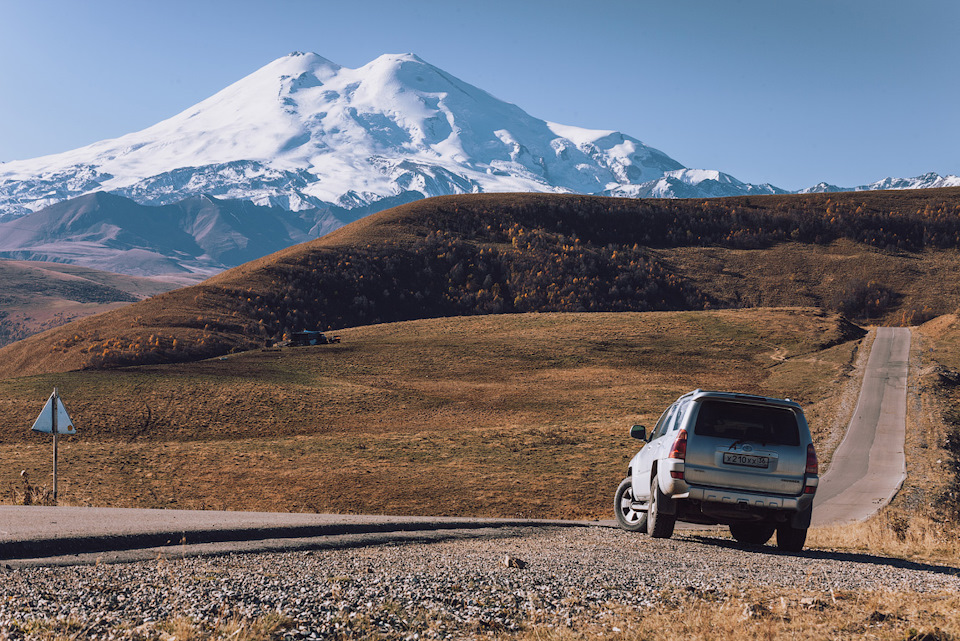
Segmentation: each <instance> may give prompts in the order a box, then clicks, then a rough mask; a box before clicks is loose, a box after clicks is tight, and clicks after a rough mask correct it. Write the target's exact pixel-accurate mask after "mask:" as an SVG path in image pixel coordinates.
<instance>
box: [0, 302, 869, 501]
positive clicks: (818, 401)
mask: <svg viewBox="0 0 960 641" xmlns="http://www.w3.org/2000/svg"><path fill="white" fill-rule="evenodd" d="M858 335H859V332H858V331H857V330H856V328H853V327H851V326H849V325H848V324H846V323H844V322H842V321H841V320H840V319H838V318H837V317H836V316H830V315H823V314H822V313H820V312H817V311H815V310H809V309H793V310H770V309H756V310H743V311H734V310H726V311H716V312H679V313H660V312H655V313H643V314H634V313H611V314H604V313H597V314H514V315H490V316H483V317H470V318H446V319H432V320H421V321H411V322H404V323H394V324H387V325H376V326H368V327H358V328H352V329H348V330H344V331H343V338H344V342H343V343H341V344H339V345H327V346H318V347H308V348H289V349H284V350H282V351H259V350H258V351H251V352H246V353H243V354H236V355H231V356H228V357H227V358H226V359H225V360H220V359H213V360H209V361H204V362H198V363H182V364H172V365H155V366H142V367H132V368H123V369H119V370H114V371H108V372H107V371H81V372H69V373H65V374H55V375H42V376H35V377H26V378H18V379H7V380H3V381H0V460H3V461H4V465H3V466H0V488H3V489H4V494H5V495H6V496H7V500H10V499H9V497H10V494H9V490H8V489H7V488H12V487H13V485H14V484H15V483H17V482H18V476H17V475H18V474H19V472H20V470H22V469H26V470H28V471H29V472H30V475H31V477H32V478H33V479H35V480H37V481H40V482H46V483H48V484H49V473H50V471H49V448H50V439H49V437H47V436H46V435H37V434H32V433H30V432H29V431H28V429H29V426H30V424H31V422H32V421H33V419H34V418H35V416H36V414H37V413H38V412H39V410H40V407H41V406H42V404H43V401H44V399H45V398H46V396H47V395H48V394H49V393H50V389H51V388H52V387H53V386H55V385H56V386H59V388H60V390H61V393H62V395H63V398H64V402H65V403H66V405H67V408H68V409H69V410H70V412H71V415H72V417H73V418H74V420H75V422H76V425H77V430H78V435H77V436H76V437H69V438H65V439H61V459H60V474H61V477H60V478H61V492H62V498H63V500H64V501H65V502H66V503H68V504H81V505H82V504H95V505H114V506H143V507H164V506H170V507H174V506H175V507H184V508H204V507H205V508H230V509H248V510H280V511H300V510H308V511H310V510H317V511H331V512H367V513H376V512H384V513H398V514H464V515H467V514H475V515H491V516H516V515H526V516H551V517H603V518H609V513H610V508H609V506H608V503H609V502H610V500H611V496H612V494H611V493H612V491H613V489H614V487H615V485H616V483H617V481H619V479H620V477H621V475H622V474H623V473H624V470H625V465H626V462H627V460H628V459H629V457H630V456H632V454H633V453H634V452H635V451H636V449H637V443H636V442H634V441H631V439H629V438H628V437H627V428H628V427H629V426H630V425H631V424H632V423H634V422H640V423H645V424H647V425H648V426H649V425H651V424H652V423H653V422H655V421H656V419H657V416H658V415H659V413H660V412H661V411H662V410H663V409H664V408H665V407H666V405H667V404H669V402H670V401H671V400H673V399H674V398H675V397H676V396H678V395H679V394H681V393H683V392H686V391H689V390H691V389H694V388H696V387H705V388H720V389H738V390H743V391H747V392H757V393H766V394H775V395H789V396H791V397H792V398H795V399H797V400H799V401H800V402H801V403H803V404H804V406H805V407H806V408H807V409H808V410H809V416H810V419H811V424H812V426H813V428H814V430H815V432H816V433H817V439H818V442H821V441H822V440H824V439H825V438H826V437H827V434H825V432H826V430H827V429H828V428H829V427H830V426H831V424H832V422H833V415H834V413H835V411H836V408H835V400H836V399H835V395H836V393H837V391H838V390H839V389H840V387H842V385H841V382H842V380H843V379H844V378H845V377H846V372H847V371H848V369H849V367H850V363H851V359H852V356H853V353H854V351H855V350H856V346H857V341H856V340H852V339H855V337H856V336H858Z"/></svg>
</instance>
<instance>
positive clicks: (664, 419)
mask: <svg viewBox="0 0 960 641" xmlns="http://www.w3.org/2000/svg"><path fill="white" fill-rule="evenodd" d="M676 413H677V404H676V403H674V404H673V405H671V406H670V407H668V408H667V411H666V412H664V413H663V415H662V416H660V420H659V421H657V426H656V427H654V428H653V434H651V435H650V440H651V441H653V440H656V439H658V438H660V437H661V436H663V435H664V434H666V433H667V428H668V427H669V426H670V424H671V423H673V419H674V417H675V416H676Z"/></svg>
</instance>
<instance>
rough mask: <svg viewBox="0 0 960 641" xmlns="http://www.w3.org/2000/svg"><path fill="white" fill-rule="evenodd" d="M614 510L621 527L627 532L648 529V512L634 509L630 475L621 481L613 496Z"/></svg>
mask: <svg viewBox="0 0 960 641" xmlns="http://www.w3.org/2000/svg"><path fill="white" fill-rule="evenodd" d="M613 511H614V513H615V514H616V515H617V525H619V526H620V528H621V529H623V530H626V531H627V532H646V531H647V513H646V512H638V511H637V510H634V509H633V482H632V481H631V480H630V477H629V476H628V477H627V478H625V479H623V480H622V481H620V486H619V487H618V488H617V493H616V494H615V495H614V497H613Z"/></svg>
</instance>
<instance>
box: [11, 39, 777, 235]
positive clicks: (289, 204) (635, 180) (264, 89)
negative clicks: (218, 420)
mask: <svg viewBox="0 0 960 641" xmlns="http://www.w3.org/2000/svg"><path fill="white" fill-rule="evenodd" d="M683 169H684V167H683V166H682V165H681V164H680V163H678V162H677V161H675V160H673V159H672V158H670V157H669V156H667V155H666V154H664V153H663V152H661V151H658V150H656V149H653V148H651V147H648V146H646V145H644V144H643V143H642V142H640V141H639V140H637V139H636V138H632V137H630V136H627V135H625V134H622V133H619V132H615V131H601V130H591V129H583V128H580V127H571V126H565V125H560V124H556V123H550V122H546V121H544V120H540V119H538V118H535V117H533V116H531V115H529V114H527V113H525V112H524V111H523V110H522V109H520V108H519V107H517V106H515V105H512V104H509V103H507V102H504V101H501V100H498V99H497V98H494V97H493V96H491V95H490V94H488V93H486V92H485V91H483V90H481V89H478V88H477V87H474V86H472V85H470V84H468V83H466V82H463V81H461V80H459V79H457V78H455V77H453V76H451V75H450V74H448V73H446V72H444V71H442V70H441V69H438V68H437V67H434V66H432V65H430V64H428V63H426V62H424V61H423V60H421V59H420V58H418V57H417V56H415V55H412V54H405V55H384V56H381V57H379V58H377V59H376V60H374V61H372V62H370V63H369V64H367V65H364V66H362V67H360V68H358V69H349V68H346V67H341V66H340V65H337V64H335V63H333V62H331V61H329V60H326V59H325V58H322V57H321V56H318V55H316V54H312V53H295V54H291V55H289V56H286V57H284V58H280V59H278V60H276V61H274V62H272V63H270V64H268V65H267V66H265V67H263V68H262V69H260V70H258V71H256V72H254V73H253V74H251V75H249V76H247V77H246V78H243V79H242V80H240V81H238V82H236V83H235V84H233V85H231V86H229V87H227V88H226V89H224V90H222V91H220V92H219V93H217V94H215V95H214V96H212V97H210V98H208V99H207V100H204V101H203V102H201V103H199V104H197V105H195V106H193V107H191V108H189V109H187V110H186V111H184V112H182V113H180V114H178V115H176V116H174V117H172V118H170V119H168V120H165V121H163V122H160V123H158V124H156V125H154V126H152V127H149V128H147V129H144V130H142V131H139V132H135V133H131V134H128V135H125V136H122V137H120V138H116V139H113V140H104V141H101V142H98V143H94V144H92V145H89V146H87V147H82V148H80V149H76V150H73V151H69V152H65V153H61V154H55V155H50V156H44V157H41V158H34V159H30V160H20V161H12V162H7V163H2V164H0V217H7V218H9V217H13V216H18V215H23V214H26V213H28V212H30V211H37V210H39V209H41V208H43V207H45V206H47V205H51V204H53V203H56V202H60V201H63V200H66V199H68V198H73V197H76V196H79V195H83V194H88V193H93V192H96V191H108V192H112V193H115V194H117V195H121V196H126V197H129V198H131V199H133V200H135V201H137V202H139V203H141V204H149V205H161V204H168V203H172V202H177V201H179V200H182V199H184V198H186V197H189V196H195V195H201V194H205V195H209V196H214V197H218V198H227V199H242V200H250V201H253V202H254V203H256V204H258V205H270V206H279V207H283V208H285V209H290V210H294V211H296V210H304V209H310V208H314V207H325V206H328V205H331V204H332V205H335V206H338V207H342V208H347V209H351V208H355V207H365V208H369V206H370V205H372V204H373V203H376V202H377V201H380V200H382V199H384V198H391V199H392V200H396V199H398V198H399V199H401V200H413V199H415V198H421V197H424V196H434V195H440V194H451V193H470V192H484V191H540V192H574V193H585V194H598V193H616V190H618V189H625V190H626V191H625V192H624V193H628V192H629V191H630V190H631V189H635V188H636V189H637V193H643V192H644V191H651V190H656V193H658V194H663V195H671V194H670V187H668V186H661V187H656V188H655V187H653V186H649V187H645V188H644V189H639V187H640V186H641V185H645V184H649V183H655V182H656V181H659V180H661V179H662V178H664V176H665V174H667V172H676V171H679V170H683ZM713 173H714V174H715V175H716V176H717V177H719V176H722V174H719V172H713ZM674 179H675V180H674ZM725 179H726V177H725V178H724V179H719V180H718V179H717V178H714V179H712V180H713V181H714V182H720V183H723V182H724V180H725ZM668 181H672V182H671V185H674V186H675V187H677V188H679V189H680V190H681V191H682V192H683V195H687V194H688V193H697V194H698V195H708V194H707V193H702V192H697V189H696V187H697V186H698V185H701V184H704V183H705V182H710V181H704V180H685V179H684V177H682V176H672V178H670V179H668ZM725 184H726V185H727V190H728V191H730V190H732V191H736V192H737V193H769V192H768V191H765V189H766V187H765V186H764V187H758V188H754V187H753V186H750V185H745V184H744V183H741V182H739V181H736V180H735V179H732V178H730V179H729V180H727V182H726V183H725ZM714 187H715V185H713V183H710V189H713V188H714ZM744 189H745V190H746V191H743V190H744ZM651 193H652V191H651ZM710 193H712V192H710ZM724 193H725V194H726V195H729V193H728V192H724ZM674 195H680V194H679V193H677V194H674Z"/></svg>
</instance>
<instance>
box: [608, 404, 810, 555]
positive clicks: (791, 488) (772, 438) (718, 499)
mask: <svg viewBox="0 0 960 641" xmlns="http://www.w3.org/2000/svg"><path fill="white" fill-rule="evenodd" d="M630 436H632V437H633V438H636V439H640V440H642V441H647V443H646V444H645V445H644V447H643V449H641V450H640V451H639V452H638V453H637V454H636V456H634V457H633V458H632V459H631V460H630V467H628V468H627V478H625V479H623V481H622V482H621V483H620V486H619V487H618V488H617V493H616V495H615V497H614V510H615V511H616V515H617V522H618V524H619V525H620V527H621V528H623V529H625V530H629V531H631V532H647V533H649V534H650V535H651V536H653V537H655V538H669V537H670V536H671V535H672V534H673V528H674V525H675V523H676V522H677V521H686V522H688V523H700V524H706V525H716V524H724V525H729V526H730V533H731V534H732V535H733V537H734V538H735V539H736V540H737V541H740V542H741V543H747V544H750V545H763V544H764V543H766V542H767V541H769V540H770V537H771V536H773V533H774V531H776V533H777V546H778V547H779V548H780V549H781V550H787V551H791V552H796V551H799V550H801V549H803V544H804V542H805V541H806V538H807V528H809V527H810V514H811V511H812V508H813V496H814V494H815V493H816V491H817V484H818V483H819V476H818V464H817V454H816V451H815V450H814V447H813V441H812V440H811V438H810V428H809V426H808V425H807V421H806V419H805V418H804V416H803V410H802V409H800V405H798V404H797V403H795V402H793V401H791V400H789V399H780V398H768V397H765V396H752V395H749V394H736V393H731V392H706V391H703V390H695V391H693V392H690V393H689V394H684V395H683V396H681V397H680V398H678V399H677V400H676V401H675V402H674V403H673V404H672V405H671V406H670V407H669V408H667V411H665V412H664V413H663V415H662V416H661V417H660V420H659V421H657V425H656V427H654V428H653V432H652V433H651V434H650V435H649V437H648V435H647V434H646V430H645V429H644V427H643V426H642V425H634V426H633V427H632V428H631V429H630Z"/></svg>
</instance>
